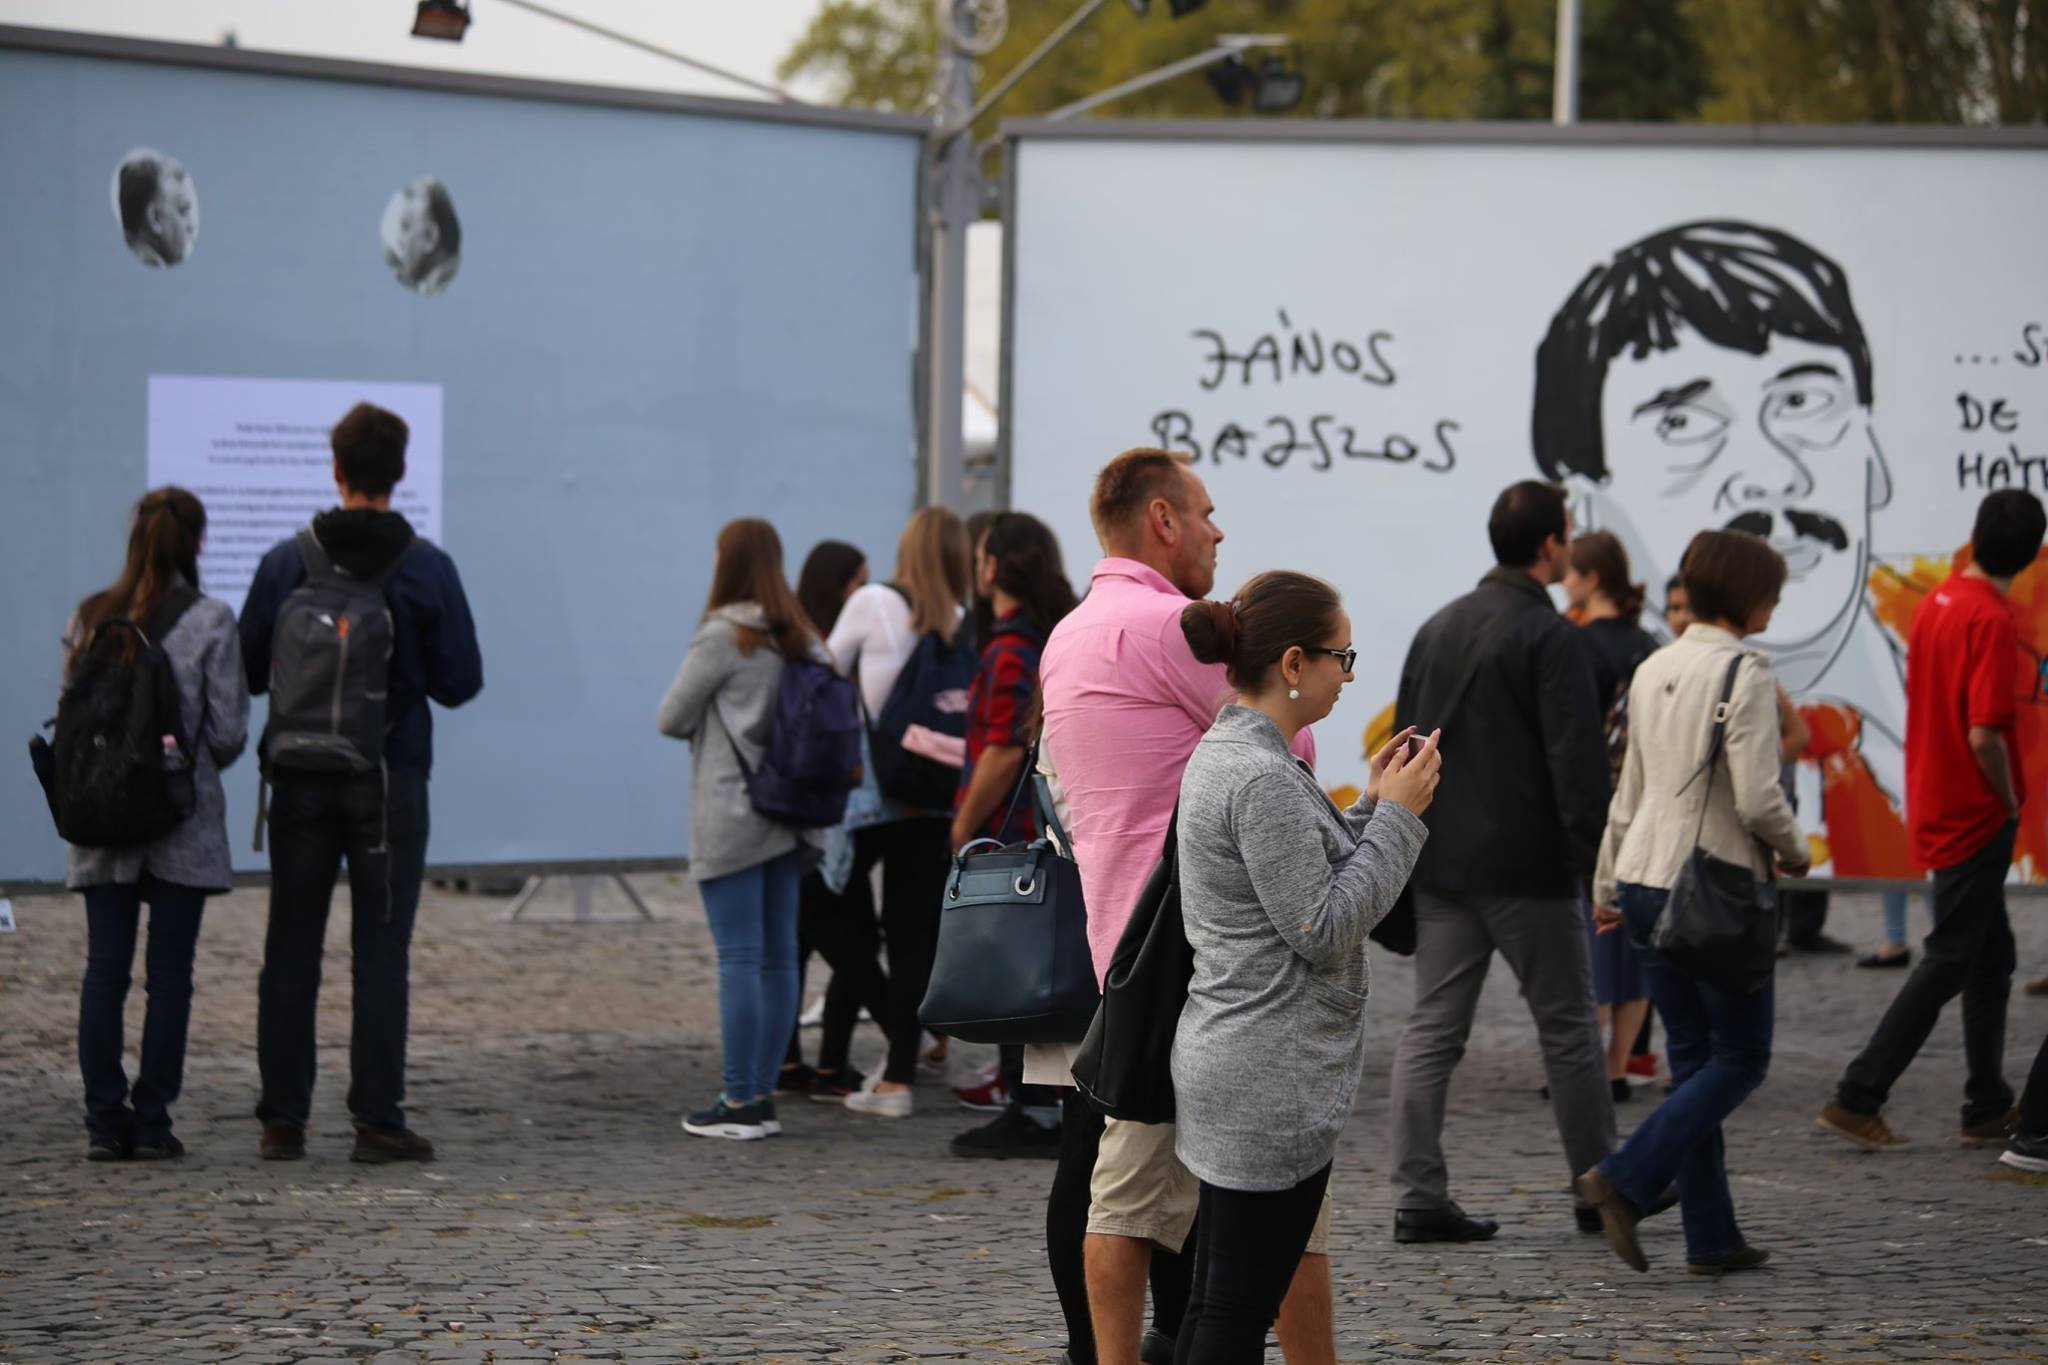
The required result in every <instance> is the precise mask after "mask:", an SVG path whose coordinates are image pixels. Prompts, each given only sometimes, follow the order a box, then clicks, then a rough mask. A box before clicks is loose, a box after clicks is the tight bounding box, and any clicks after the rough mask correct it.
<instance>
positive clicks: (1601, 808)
mask: <svg viewBox="0 0 2048 1365" xmlns="http://www.w3.org/2000/svg"><path fill="white" fill-rule="evenodd" d="M1486 529H1487V534H1488V536H1489V537H1490V538H1491V540H1492V542H1493V553H1494V558H1495V560H1496V561H1497V566H1496V567H1495V568H1494V569H1493V570H1492V571H1491V572H1489V573H1488V574H1487V575H1486V576H1485V578H1483V579H1481V580H1480V583H1479V586H1478V588H1477V589H1475V590H1474V591H1472V592H1470V593H1467V594H1466V595H1465V596H1463V597H1461V598H1459V599H1458V600H1457V601H1455V602H1453V603H1451V604H1450V605H1449V606H1447V607H1445V608H1444V609H1443V610H1441V611H1439V612H1438V613H1437V614H1436V615H1435V616H1433V617H1431V618H1430V620H1429V622H1428V623H1427V624H1425V625H1424V626H1423V627H1422V629H1421V631H1420V632H1418V633H1417V635H1416V637H1415V642H1414V643H1413V644H1412V645H1411V646H1410V647H1409V650H1408V659H1407V662H1406V663H1404V664H1403V665H1402V668H1401V689H1400V695H1399V698H1398V700H1397V701H1396V703H1395V707H1394V725H1395V728H1396V729H1397V730H1398V729H1399V728H1401V727H1403V726H1409V725H1413V726H1417V727H1418V728H1419V730H1420V732H1421V733H1424V734H1427V733H1428V732H1429V731H1430V730H1432V729H1435V728H1437V727H1439V726H1440V727H1442V729H1443V734H1444V740H1443V743H1444V752H1445V754H1446V755H1448V756H1450V759H1451V761H1452V762H1453V763H1455V762H1456V761H1457V756H1458V755H1466V756H1468V757H1470V758H1471V760H1472V761H1474V762H1479V763H1483V765H1484V769H1485V771H1484V773H1483V775H1482V777H1481V780H1479V781H1476V782H1461V783H1457V784H1455V787H1453V785H1451V784H1446V785H1445V787H1444V788H1443V790H1442V791H1441V792H1440V793H1439V795H1438V798H1437V802H1436V804H1435V806H1433V807H1432V808H1431V809H1430V811H1429V814H1428V816H1427V817H1426V823H1427V824H1428V825H1429V828H1430V837H1429V842H1428V843H1427V844H1426V845H1425V846H1424V847H1423V850H1422V857H1421V860H1420V861H1419V862H1418V863H1417V864H1416V867H1415V875H1414V878H1413V880H1412V882H1411V887H1412V889H1413V892H1414V897H1415V927H1416V944H1415V1007H1414V1009H1413V1010H1412V1011H1411V1012H1410V1013H1409V1015H1408V1024H1407V1027H1406V1028H1405V1029H1403V1030H1402V1033H1401V1042H1400V1046H1399V1048H1398V1050H1397V1051H1396V1052H1395V1054H1394V1075H1393V1111H1394V1174H1393V1180H1394V1184H1395V1186H1396V1187H1397V1189H1398V1190H1399V1195H1398V1196H1397V1198H1396V1202H1395V1212H1394V1240H1395V1241H1397V1242H1479V1241H1485V1240H1486V1239H1487V1238H1489V1237H1491V1236H1493V1234H1494V1233H1495V1232H1497V1231H1498V1230H1499V1227H1500V1225H1499V1224H1498V1223H1496V1222H1495V1221H1494V1220H1493V1219H1491V1218H1473V1217H1471V1216H1469V1215H1467V1214H1466V1213H1465V1211H1464V1210H1462V1209H1460V1208H1459V1207H1458V1205H1457V1204H1456V1203H1455V1202H1453V1201H1452V1199H1451V1195H1450V1175H1449V1172H1448V1171H1447V1169H1446V1168H1445V1165H1444V1154H1443V1126H1444V1100H1445V1095H1446V1092H1447V1091H1448V1090H1449V1088H1450V1083H1451V1072H1452V1071H1453V1070H1455V1069H1456V1068H1457V1065H1458V1061H1459V1059H1460V1058H1462V1057H1463V1056H1464V1055H1465V1039H1466V1036H1467V1035H1468V1034H1470V1033H1471V1031H1472V1018H1473V1015H1474V1013H1475V1012H1476V1011H1477V1009H1478V1007H1479V991H1480V987H1481V986H1483V985H1484V984H1485V982H1486V971H1487V968H1488V966H1490V965H1491V963H1492V961H1493V954H1494V952H1495V951H1496V950H1498V951H1499V953H1500V955H1501V956H1502V957H1504V958H1506V959H1507V963H1508V967H1509V969H1510V970H1512V971H1513V972H1514V974H1515V979H1516V980H1517V981H1518V982H1519V983H1520V985H1521V988H1522V998H1523V999H1524V1000H1526V1001H1527V1002H1528V1005H1529V1014H1530V1016H1531V1017H1532V1018H1533V1019H1534V1020H1535V1021H1536V1033H1537V1037H1538V1038H1539V1039H1540V1040H1541V1042H1542V1047H1543V1068H1544V1072H1545V1073H1546V1075H1547V1076H1548V1077H1549V1081H1550V1107H1551V1110H1552V1112H1553V1113H1554V1114H1555V1115H1556V1118H1557V1130H1558V1134H1559V1136H1561V1137H1562V1138H1563V1139H1564V1155H1565V1162H1564V1170H1563V1171H1562V1172H1561V1173H1560V1174H1561V1175H1562V1176H1563V1183H1564V1184H1565V1185H1566V1186H1567V1187H1568V1186H1569V1182H1570V1180H1571V1177H1572V1175H1573V1174H1574V1173H1576V1172H1578V1171H1583V1170H1587V1169H1590V1168H1591V1167H1593V1166H1595V1165H1597V1164H1599V1162H1600V1161H1602V1160H1603V1159H1604V1158H1605V1157H1606V1156H1607V1155H1608V1153H1609V1152H1611V1151H1613V1149H1614V1101H1613V1097H1612V1095H1611V1093H1610V1092H1609V1089H1608V1083H1607V1063H1606V1060H1605V1056H1604V1054H1603V1051H1602V1048H1601V1044H1600V1028H1599V1020H1598V1016H1597V1014H1596V1012H1595V1009H1594V1005H1593V972H1592V965H1591V961H1590V958H1589V956H1588V953H1587V947H1586V926H1585V913H1586V912H1585V910H1584V909H1583V908H1582V906H1581V905H1580V901H1579V894H1580V887H1581V886H1582V885H1583V884H1584V883H1585V882H1586V881H1587V879H1589V878H1590V877H1591V876H1592V874H1593V865H1594V862H1595V861H1596V860H1597V858H1598V856H1599V851H1600V835H1601V831H1602V829H1603V828H1604V827H1605V825H1606V822H1607V800H1608V777H1607V747H1606V736H1605V728H1606V727H1605V715H1604V713H1603V708H1602V706H1601V704H1600V699H1599V696H1598V694H1597V691H1596V688H1595V685H1594V682H1593V666H1592V661H1591V658H1590V656H1589V655H1588V654H1587V652H1586V649H1585V645H1584V642H1583V641H1582V640H1581V639H1580V637H1579V631H1578V629H1577V628H1576V627H1575V626H1573V625H1572V624H1571V623H1570V622H1568V621H1566V620H1565V619H1564V618H1563V617H1562V616H1560V615H1558V613H1557V609H1556V607H1555V606H1553V605H1552V603H1551V599H1550V594H1549V591H1548V589H1549V587H1550V585H1551V584H1553V583H1556V582H1557V581H1558V580H1559V579H1561V578H1562V577H1563V576H1564V571H1565V567H1566V563H1567V559H1568V554H1569V546H1570V542H1571V516H1570V512H1569V509H1568V508H1567V507H1566V504H1565V495H1564V491H1563V490H1562V489H1560V488H1558V487H1557V486H1556V485H1554V484H1547V483H1535V482H1530V483H1518V484H1516V485H1515V486H1514V487H1512V488H1510V489H1508V490H1507V491H1506V492H1505V493H1502V494H1501V495H1500V498H1499V500H1498V501H1496V502H1495V503H1494V507H1493V514H1492V516H1491V517H1490V518H1489V519H1488V522H1487V528H1486ZM1579 1213H1580V1223H1581V1226H1582V1227H1584V1226H1586V1225H1588V1223H1590V1227H1591V1230H1592V1231H1594V1232H1598V1231H1600V1222H1599V1215H1598V1214H1597V1213H1596V1212H1594V1211H1593V1210H1590V1209H1582V1210H1580V1211H1579ZM1588 1215H1590V1217H1589V1216H1588Z"/></svg>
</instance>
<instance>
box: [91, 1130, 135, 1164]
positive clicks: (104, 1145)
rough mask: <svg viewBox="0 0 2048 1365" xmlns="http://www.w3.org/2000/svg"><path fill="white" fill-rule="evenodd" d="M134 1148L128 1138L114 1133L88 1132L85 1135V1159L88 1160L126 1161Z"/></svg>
mask: <svg viewBox="0 0 2048 1365" xmlns="http://www.w3.org/2000/svg"><path fill="white" fill-rule="evenodd" d="M132 1150H133V1148H132V1147H131V1145H130V1144H129V1141H128V1139H127V1138H124V1137H121V1136H118V1135H117V1134H114V1133H87V1134H86V1135H85V1159H86V1160H87V1161H126V1160H127V1159H128V1153H129V1152H130V1151H132Z"/></svg>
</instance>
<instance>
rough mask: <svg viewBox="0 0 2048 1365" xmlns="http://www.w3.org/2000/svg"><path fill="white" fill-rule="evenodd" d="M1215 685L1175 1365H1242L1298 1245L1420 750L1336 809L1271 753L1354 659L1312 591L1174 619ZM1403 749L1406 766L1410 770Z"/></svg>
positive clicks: (1325, 704) (1323, 1182) (1346, 624)
mask: <svg viewBox="0 0 2048 1365" xmlns="http://www.w3.org/2000/svg"><path fill="white" fill-rule="evenodd" d="M1181 620H1182V629H1183V630H1184V632H1185V633H1186V635H1187V638H1188V643H1189V645H1190V647H1191V648H1192V650H1193V652H1194V655H1195V657H1196V658H1197V659H1199V660H1201V661H1202V662H1204V663H1210V664H1216V663H1220V664H1223V665H1224V666H1225V667H1226V669H1227V670H1228V672H1229V676H1230V681H1231V684H1232V685H1233V686H1234V687H1235V688H1236V689H1237V700H1236V703H1235V704H1234V705H1230V706H1226V707H1225V708H1224V709H1223V712H1222V714H1220V715H1219V716H1217V718H1216V723H1215V725H1214V726H1212V727H1211V728H1210V730H1209V733H1208V734H1207V735H1205V736H1203V738H1202V742H1201V743H1200V744H1199V745H1197V746H1196V748H1195V752H1194V755H1193V756H1192V757H1191V758H1190V759H1189V760H1188V765H1187V772H1186V775H1185V776H1184V777H1183V778H1182V779H1181V786H1180V821H1179V828H1178V829H1177V831H1176V837H1177V839H1178V846H1179V850H1180V891H1181V915H1182V918H1183V920H1184V922H1185V925H1186V929H1187V937H1188V944H1189V946H1190V947H1191V948H1192V949H1193V951H1194V974H1193V976H1192V978H1191V979H1190V981H1189V983H1188V999H1187V1004H1186V1005H1185V1006H1184V1007H1183V1008H1182V1010H1181V1017H1180V1027H1179V1028H1178V1030H1177V1031H1176V1032H1175V1034H1174V1044H1173V1090H1174V1100H1175V1111H1176V1122H1175V1125H1174V1126H1175V1140H1174V1147H1175V1151H1176V1152H1177V1153H1178V1155H1179V1157H1180V1159H1181V1161H1182V1162H1183V1163H1184V1164H1185V1165H1186V1166H1187V1168H1188V1169H1189V1170H1190V1171H1192V1172H1193V1173H1194V1174H1195V1175H1196V1176H1197V1177H1198V1178H1199V1179H1200V1182H1201V1185H1200V1194H1199V1201H1200V1204H1199V1207H1200V1212H1199V1213H1198V1215H1197V1216H1196V1219H1195V1225H1196V1227H1197V1229H1198V1231H1197V1234H1196V1236H1197V1241H1196V1246H1195V1274H1194V1285H1193V1289H1192V1291H1191V1293H1190V1294H1189V1298H1188V1309H1187V1317H1186V1318H1185V1319H1184V1321H1183V1323H1182V1325H1181V1330H1180V1335H1179V1341H1178V1347H1177V1350H1176V1353H1175V1357H1174V1358H1175V1360H1176V1362H1177V1363H1178V1365H1257V1362H1259V1361H1261V1360H1263V1359H1264V1357H1265V1347H1266V1331H1267V1329H1268V1328H1269V1327H1271V1326H1272V1325H1273V1321H1274V1319H1275V1318H1276V1317H1277V1316H1278V1315H1279V1312H1280V1304H1281V1301H1282V1299H1283V1297H1284V1296H1285V1294H1286V1292H1287V1289H1288V1286H1289V1283H1290V1282H1291V1280H1292V1279H1293V1277H1294V1270H1295V1267H1296V1265H1297V1264H1298V1263H1299V1262H1300V1260H1301V1256H1302V1252H1303V1250H1304V1249H1305V1248H1306V1247H1307V1245H1308V1235H1309V1230H1310V1229H1311V1228H1312V1227H1313V1226H1314V1224H1315V1222H1316V1220H1317V1217H1318V1216H1319V1214H1320V1212H1321V1209H1322V1204H1323V1193H1324V1191H1325V1189H1326V1188H1327V1187H1328V1185H1329V1180H1330V1161H1331V1157H1332V1155H1333V1154H1334V1152H1335V1150H1336V1145H1337V1138H1338V1135H1339V1134H1340V1133H1341V1132H1342V1131H1343V1129H1344V1125H1345V1123H1346V1121H1347V1120H1349V1118H1350V1116H1351V1105H1352V1100H1353V1097H1354V1096H1355V1095H1356V1093H1357V1090H1358V1080H1359V1074H1360V1071H1361V1070H1362V1068H1363V1064H1364V1043H1365V1009H1366V999H1367V995H1368V994H1369V974H1368V970H1367V964H1366V950H1365V940H1366V934H1367V933H1368V931H1370V930H1371V928H1372V926H1373V925H1375V924H1377V923H1378V922H1379V921H1380V919H1381V918H1382V917H1383V916H1384V915H1385V914H1386V913H1387V911H1388V910H1390V909H1392V908H1393V904H1394V901H1395V899H1396V898H1397V897H1398V896H1399V895H1400V893H1401V888H1402V887H1403V886H1405V885H1406V884H1407V881H1408V876H1409V874H1410V872H1411V871H1412V870H1413V869H1414V865H1415V858H1416V855H1417V854H1418V853H1420V852H1421V850H1422V845H1423V841H1424V840H1425V839H1426V838H1428V829H1427V827H1426V826H1425V825H1424V824H1423V823H1422V820H1421V818H1420V817H1421V815H1422V812H1423V811H1425V810H1427V809H1428V807H1429V804H1430V801H1431V799H1432V797H1433V796H1434V794H1435V792H1436V788H1437V784H1438V782H1439V781H1440V779H1441V774H1442V766H1443V760H1442V757H1441V755H1440V754H1439V753H1438V750H1437V744H1438V739H1439V736H1438V735H1436V734H1431V735H1430V736H1429V737H1428V739H1427V740H1425V741H1422V742H1421V744H1420V746H1419V748H1418V749H1416V750H1414V751H1411V750H1410V748H1409V741H1410V740H1411V739H1412V738H1413V737H1414V731H1412V730H1404V731H1402V732H1400V733H1398V734H1396V735H1395V736H1394V737H1393V739H1391V740H1390V741H1389V742H1388V743H1387V744H1386V746H1385V747H1384V748H1383V749H1382V750H1381V751H1380V752H1379V753H1378V754H1377V755H1375V757H1374V759H1373V762H1372V765H1371V774H1370V777H1369V779H1368V781H1367V784H1366V793H1365V796H1364V797H1363V798H1362V799H1361V800H1360V801H1359V802H1358V803H1357V804H1355V805H1353V806H1352V807H1351V808H1350V809H1349V810H1346V811H1339V810H1338V809H1337V807H1336V806H1335V805H1333V804H1332V803H1331V801H1330V798H1329V797H1328V796H1327V795H1325V794H1324V792H1323V790H1322V788H1321V787H1320V786H1319V785H1318V784H1317V782H1316V780H1315V774H1314V772H1313V771H1312V770H1311V769H1310V768H1309V767H1308V765H1307V764H1305V763H1303V762H1301V760H1299V759H1297V758H1296V757H1295V756H1294V755H1293V754H1292V753H1290V752H1289V749H1288V746H1289V744H1290V742H1291V741H1292V740H1293V738H1294V736H1295V734H1296V733H1298V732H1299V731H1300V729H1301V727H1302V726H1304V725H1307V724H1310V723H1312V722H1314V721H1318V720H1321V719H1322V718H1323V717H1325V716H1327V715H1329V713H1330V709H1331V708H1332V707H1333V706H1334V705H1335V704H1336V701H1337V697H1338V694H1339V693H1340V692H1342V690H1343V687H1344V684H1345V683H1347V682H1349V681H1351V676H1352V675H1351V669H1352V665H1353V663H1354V662H1355V661H1356V659H1357V653H1356V651H1355V650H1354V649H1353V648H1352V643H1351V640H1352V635H1351V618H1350V617H1349V616H1347V615H1346V614H1345V612H1344V608H1343V604H1342V603H1341V602H1340V601H1339V600H1338V597H1337V593H1336V591H1335V590H1334V589H1332V588H1331V587H1330V585H1329V584H1327V583H1323V582H1321V581H1319V580H1317V579H1313V578H1310V577H1308V576H1306V575H1304V574H1295V573H1282V572H1276V573H1263V574H1260V575H1258V576H1257V577H1255V578H1253V579H1252V580H1251V581H1250V582H1248V583H1246V584H1245V585H1244V586H1243V587H1241V588H1239V589H1238V591H1237V594H1236V596H1235V597H1234V598H1233V599H1232V600H1231V601H1230V602H1228V603H1224V602H1197V603H1193V604H1191V605H1190V606H1189V607H1188V608H1187V609H1186V611H1185V612H1184V613H1183V614H1182V617H1181ZM1411 755H1412V756H1411Z"/></svg>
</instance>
